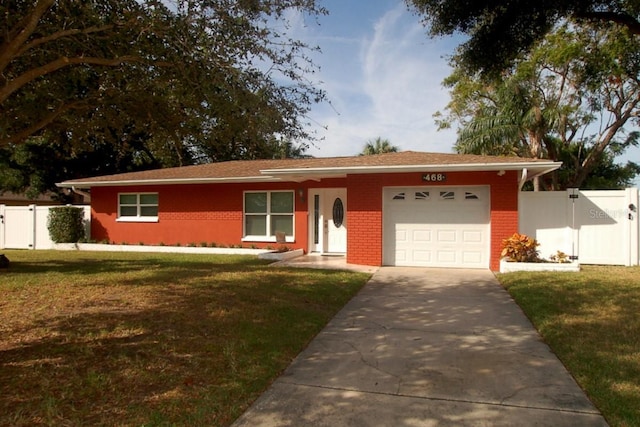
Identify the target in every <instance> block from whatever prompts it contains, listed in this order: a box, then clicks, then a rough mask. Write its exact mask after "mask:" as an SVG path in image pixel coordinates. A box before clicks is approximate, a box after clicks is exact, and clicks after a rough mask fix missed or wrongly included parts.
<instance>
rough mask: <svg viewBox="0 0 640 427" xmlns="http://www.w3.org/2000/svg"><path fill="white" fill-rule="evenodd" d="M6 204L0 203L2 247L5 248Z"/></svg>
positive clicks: (0, 244)
mask: <svg viewBox="0 0 640 427" xmlns="http://www.w3.org/2000/svg"><path fill="white" fill-rule="evenodd" d="M4 208H5V205H0V249H4V245H5V243H4V235H5V232H4V228H5V223H6V220H5V219H6V217H5V215H6V214H5V211H4Z"/></svg>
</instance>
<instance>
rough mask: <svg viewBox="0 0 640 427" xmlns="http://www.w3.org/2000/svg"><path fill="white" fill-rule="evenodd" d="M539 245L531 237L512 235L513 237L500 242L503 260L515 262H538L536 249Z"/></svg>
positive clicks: (538, 257) (538, 256)
mask: <svg viewBox="0 0 640 427" xmlns="http://www.w3.org/2000/svg"><path fill="white" fill-rule="evenodd" d="M539 245H540V244H539V243H538V241H537V240H536V239H534V238H532V237H529V236H527V235H524V234H519V233H514V234H513V236H511V237H509V238H508V239H504V240H503V241H502V254H501V256H502V257H503V258H507V261H515V262H539V261H540V255H539V253H538V249H537V247H538V246H539Z"/></svg>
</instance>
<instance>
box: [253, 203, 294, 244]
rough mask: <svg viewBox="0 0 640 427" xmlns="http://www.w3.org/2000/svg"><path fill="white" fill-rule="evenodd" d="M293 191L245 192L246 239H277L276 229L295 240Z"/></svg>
mask: <svg viewBox="0 0 640 427" xmlns="http://www.w3.org/2000/svg"><path fill="white" fill-rule="evenodd" d="M293 196H294V194H293V191H262V192H246V193H244V240H268V241H271V240H273V241H275V237H276V231H278V232H283V233H284V234H285V236H286V238H287V240H288V241H293V213H294V198H293Z"/></svg>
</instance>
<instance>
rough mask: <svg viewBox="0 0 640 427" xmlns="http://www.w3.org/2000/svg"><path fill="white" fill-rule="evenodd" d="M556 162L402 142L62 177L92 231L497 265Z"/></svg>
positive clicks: (155, 240) (409, 261) (353, 259)
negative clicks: (532, 184)
mask: <svg viewBox="0 0 640 427" xmlns="http://www.w3.org/2000/svg"><path fill="white" fill-rule="evenodd" d="M559 166H560V163H558V162H552V161H548V160H532V159H523V158H516V157H498V156H477V155H460V154H443V153H423V152H412V151H405V152H399V153H387V154H380V155H373V156H356V157H334V158H308V159H285V160H246V161H229V162H221V163H211V164H204V165H197V166H185V167H178V168H169V169H158V170H150V171H144V172H132V173H123V174H117V175H110V176H99V177H93V178H87V179H75V180H69V181H65V182H62V183H60V184H58V185H59V186H60V187H64V188H69V189H72V190H75V191H80V192H82V191H87V190H89V191H90V193H91V216H92V218H91V233H92V238H93V239H95V240H97V241H101V240H108V241H110V242H115V243H129V244H139V243H144V244H146V245H153V244H166V245H171V244H178V243H179V244H181V245H188V244H196V245H200V244H202V243H205V242H207V243H209V244H211V243H216V244H218V245H227V246H229V245H236V246H237V245H243V246H244V247H259V248H263V247H273V248H277V247H279V246H280V245H282V244H285V245H286V246H288V247H289V248H302V249H304V250H305V251H306V252H307V253H317V254H321V255H333V254H342V255H346V259H347V262H349V263H353V264H363V265H375V266H378V265H396V266H429V267H463V268H491V269H493V270H497V269H498V268H499V260H500V252H501V244H502V240H503V239H504V238H506V237H508V236H510V235H512V234H513V233H514V232H516V231H518V195H519V193H520V189H521V187H522V184H523V183H524V182H525V181H526V180H528V179H531V178H533V177H536V176H540V175H543V174H546V173H548V172H550V171H553V170H555V169H557V168H558V167H559Z"/></svg>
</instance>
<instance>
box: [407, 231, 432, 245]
mask: <svg viewBox="0 0 640 427" xmlns="http://www.w3.org/2000/svg"><path fill="white" fill-rule="evenodd" d="M412 237H413V238H412V241H413V243H418V244H419V243H431V230H414V231H413V236H412Z"/></svg>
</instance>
